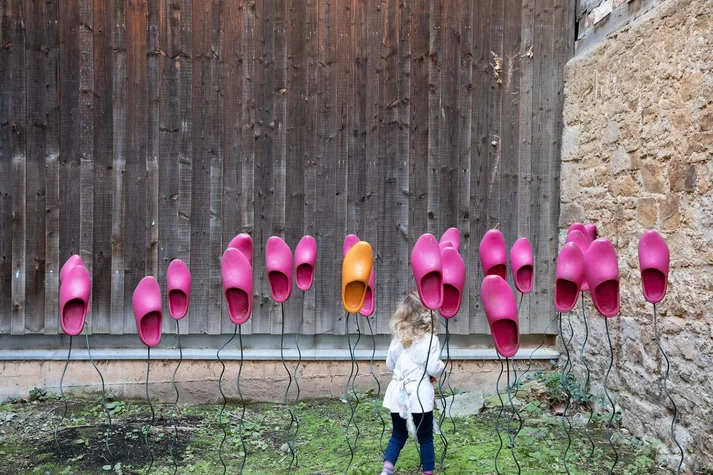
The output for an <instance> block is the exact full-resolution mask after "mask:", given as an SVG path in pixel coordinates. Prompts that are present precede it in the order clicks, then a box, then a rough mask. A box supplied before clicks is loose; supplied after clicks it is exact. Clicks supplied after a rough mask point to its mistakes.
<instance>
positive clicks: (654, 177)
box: [641, 165, 664, 194]
mask: <svg viewBox="0 0 713 475" xmlns="http://www.w3.org/2000/svg"><path fill="white" fill-rule="evenodd" d="M641 182H642V183H643V184H644V191H646V192H648V193H656V194H663V193H664V186H663V173H662V172H661V167H658V166H651V165H650V166H648V167H643V168H642V169H641Z"/></svg>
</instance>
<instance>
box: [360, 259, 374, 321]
mask: <svg viewBox="0 0 713 475" xmlns="http://www.w3.org/2000/svg"><path fill="white" fill-rule="evenodd" d="M375 296H376V294H375V293H374V267H373V266H372V268H371V275H370V276H369V283H368V284H367V285H366V294H365V295H364V303H363V304H362V306H361V309H360V310H359V314H360V315H362V316H364V317H370V316H371V314H373V313H374V310H376V300H375Z"/></svg>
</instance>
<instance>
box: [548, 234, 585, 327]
mask: <svg viewBox="0 0 713 475" xmlns="http://www.w3.org/2000/svg"><path fill="white" fill-rule="evenodd" d="M575 232H579V231H575ZM582 282H584V254H583V253H582V250H581V249H580V248H579V246H577V244H575V243H573V242H568V243H567V244H565V245H564V247H563V248H562V250H561V251H560V253H559V256H557V270H556V274H555V308H556V309H557V311H558V312H562V313H565V312H569V311H571V310H572V309H573V308H574V306H575V305H577V299H578V298H579V293H580V292H581V290H582Z"/></svg>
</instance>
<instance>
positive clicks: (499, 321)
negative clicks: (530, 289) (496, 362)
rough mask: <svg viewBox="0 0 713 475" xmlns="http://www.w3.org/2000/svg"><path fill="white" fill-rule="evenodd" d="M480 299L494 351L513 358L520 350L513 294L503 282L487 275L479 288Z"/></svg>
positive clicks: (500, 278) (494, 276)
mask: <svg viewBox="0 0 713 475" xmlns="http://www.w3.org/2000/svg"><path fill="white" fill-rule="evenodd" d="M480 298H481V300H482V302H483V309H484V310H485V316H486V317H487V318H488V324H489V325H490V333H491V334H492V337H493V342H494V343H495V350H496V351H497V352H498V353H500V356H502V357H504V358H510V357H512V356H515V353H517V350H518V349H519V348H520V331H519V322H518V316H517V303H516V302H515V294H514V293H513V291H512V289H511V288H510V286H509V285H508V283H507V282H505V280H504V279H503V278H502V277H500V276H498V275H489V276H487V277H485V279H483V283H482V285H481V286H480Z"/></svg>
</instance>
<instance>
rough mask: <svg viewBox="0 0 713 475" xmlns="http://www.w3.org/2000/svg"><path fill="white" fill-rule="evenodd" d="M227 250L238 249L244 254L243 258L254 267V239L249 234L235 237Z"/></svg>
mask: <svg viewBox="0 0 713 475" xmlns="http://www.w3.org/2000/svg"><path fill="white" fill-rule="evenodd" d="M227 249H237V250H238V251H240V252H242V253H243V256H245V258H246V259H247V260H248V263H249V264H250V267H252V265H253V238H251V237H250V235H249V234H247V233H240V234H238V235H237V236H235V237H234V238H233V239H232V240H231V241H230V242H229V243H228V247H227Z"/></svg>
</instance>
